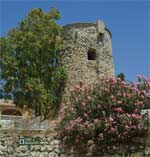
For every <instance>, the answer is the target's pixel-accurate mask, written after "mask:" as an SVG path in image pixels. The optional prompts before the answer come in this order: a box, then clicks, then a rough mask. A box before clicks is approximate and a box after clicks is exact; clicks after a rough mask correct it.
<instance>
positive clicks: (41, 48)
mask: <svg viewBox="0 0 150 157" xmlns="http://www.w3.org/2000/svg"><path fill="white" fill-rule="evenodd" d="M59 18H60V13H59V11H58V10H57V9H55V8H52V9H51V10H50V11H49V12H48V13H44V12H43V11H42V9H33V10H31V11H30V12H29V14H28V15H27V16H26V18H25V19H24V20H22V21H21V22H20V23H19V26H18V27H17V28H14V29H12V30H11V31H10V32H9V33H8V35H7V36H6V37H3V38H1V51H0V53H1V54H0V56H1V60H0V65H1V67H0V68H1V70H2V71H1V72H2V79H4V80H5V81H6V83H5V85H4V86H3V88H4V91H5V93H7V96H9V95H12V98H13V99H14V100H15V103H16V104H17V105H18V106H20V107H23V106H24V105H25V106H27V107H29V108H32V109H34V110H35V114H36V116H42V117H43V118H47V117H49V116H53V115H52V113H55V111H56V110H57V109H58V107H59V104H60V102H61V94H62V92H63V86H64V80H65V77H66V76H65V71H64V69H63V68H62V67H60V66H58V65H57V62H56V61H57V50H58V49H59V48H60V47H61V39H60V31H61V26H59V25H58V24H57V23H56V20H58V19H59ZM50 111H51V112H50Z"/></svg>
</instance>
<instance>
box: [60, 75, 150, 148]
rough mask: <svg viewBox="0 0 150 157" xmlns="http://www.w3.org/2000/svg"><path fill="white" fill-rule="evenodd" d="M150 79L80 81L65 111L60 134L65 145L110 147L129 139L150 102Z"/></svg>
mask: <svg viewBox="0 0 150 157" xmlns="http://www.w3.org/2000/svg"><path fill="white" fill-rule="evenodd" d="M145 89H150V81H149V80H146V79H143V78H142V80H138V82H136V83H130V84H128V83H126V82H125V81H122V80H121V79H120V78H113V77H109V78H106V79H101V80H99V81H98V82H97V83H94V84H92V85H91V86H89V87H88V88H87V87H85V86H84V83H83V82H80V83H79V85H77V86H76V87H75V88H74V89H72V90H71V97H70V101H69V102H67V103H66V104H65V105H66V109H65V111H64V112H62V117H63V118H62V122H61V126H60V129H61V131H60V137H61V138H62V141H63V143H64V144H65V145H67V146H71V145H74V146H75V145H79V144H87V143H88V141H90V140H92V141H94V144H96V145H98V146H102V147H103V149H107V148H108V147H109V146H115V145H117V144H118V143H123V142H127V141H128V140H129V139H131V138H132V137H133V136H135V135H136V134H137V132H138V130H139V129H140V125H141V123H140V122H141V119H142V115H141V109H142V108H144V107H145V106H146V105H148V104H150V99H148V97H147V96H148V93H147V92H146V91H148V90H145Z"/></svg>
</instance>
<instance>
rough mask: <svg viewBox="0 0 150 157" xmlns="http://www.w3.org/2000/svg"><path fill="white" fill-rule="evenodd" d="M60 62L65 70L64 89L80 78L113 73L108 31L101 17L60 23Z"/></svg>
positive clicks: (89, 81) (73, 84)
mask: <svg viewBox="0 0 150 157" xmlns="http://www.w3.org/2000/svg"><path fill="white" fill-rule="evenodd" d="M62 37H63V48H62V50H61V51H60V59H59V61H60V64H61V65H62V66H63V67H64V68H65V70H66V72H67V83H66V90H67V91H68V89H70V88H72V87H74V86H75V85H76V84H78V83H79V81H80V80H82V81H83V82H85V83H86V84H90V83H92V82H93V81H94V80H96V79H97V78H99V77H105V76H107V75H114V66H113V58H112V46H111V33H110V31H109V30H108V29H107V28H106V27H105V25H104V23H103V21H100V20H98V21H97V22H96V24H95V23H74V24H68V25H65V26H64V27H63V31H62Z"/></svg>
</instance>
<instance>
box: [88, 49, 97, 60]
mask: <svg viewBox="0 0 150 157" xmlns="http://www.w3.org/2000/svg"><path fill="white" fill-rule="evenodd" d="M87 56H88V60H96V50H95V49H94V48H90V49H89V50H88V52H87Z"/></svg>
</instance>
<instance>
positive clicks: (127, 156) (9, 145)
mask: <svg viewBox="0 0 150 157" xmlns="http://www.w3.org/2000/svg"><path fill="white" fill-rule="evenodd" d="M25 136H26V137H40V144H39V145H32V146H31V148H30V149H29V147H28V146H26V145H19V137H25ZM86 147H87V149H88V152H86V153H85V152H84V149H85V147H84V148H81V147H80V149H78V150H74V149H73V148H69V149H63V150H62V149H61V142H60V140H59V139H58V137H57V136H56V135H54V134H53V133H49V132H48V131H40V132H39V133H38V134H37V131H31V132H29V131H25V133H18V132H14V133H13V132H12V131H7V132H5V131H4V132H3V133H2V131H1V130H0V157H29V156H30V157H150V136H149V137H146V138H141V137H136V138H134V139H133V141H132V142H131V143H128V144H123V145H120V146H119V149H118V150H117V151H115V153H114V151H113V149H110V151H109V152H107V153H104V154H103V153H102V151H101V149H97V148H96V149H95V146H94V144H93V143H92V141H89V143H88V145H87V146H86ZM93 151H94V153H95V155H92V153H93Z"/></svg>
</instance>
